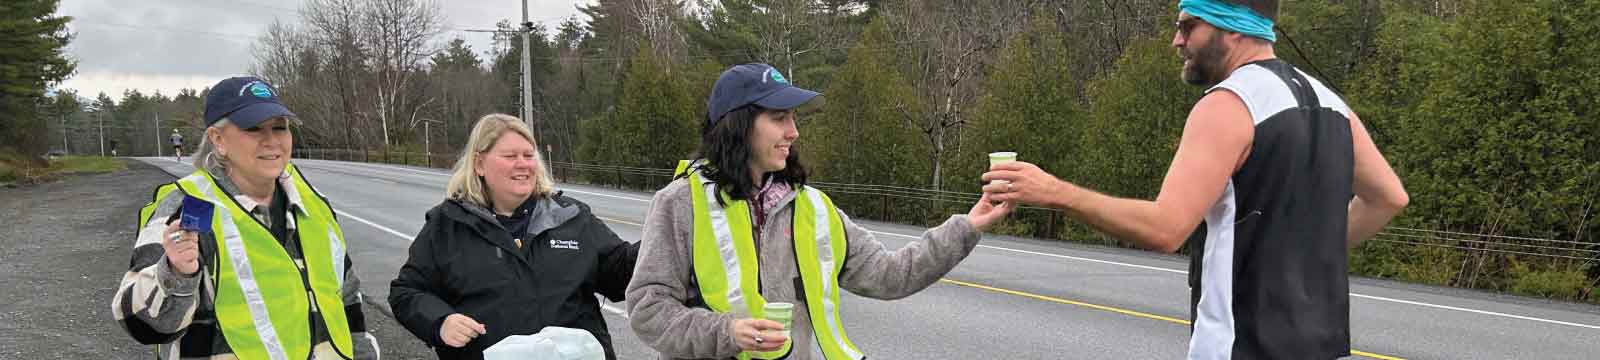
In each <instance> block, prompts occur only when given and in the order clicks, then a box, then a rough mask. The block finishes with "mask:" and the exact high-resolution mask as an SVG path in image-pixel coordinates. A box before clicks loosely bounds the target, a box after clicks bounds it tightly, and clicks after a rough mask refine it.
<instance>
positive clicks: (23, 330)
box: [0, 160, 433, 359]
mask: <svg viewBox="0 0 1600 360" xmlns="http://www.w3.org/2000/svg"><path fill="white" fill-rule="evenodd" d="M123 161H126V163H127V170H123V171H118V172H112V173H104V174H92V175H69V176H67V177H66V178H65V179H62V180H61V181H54V182H49V183H45V184H40V185H35V186H23V187H17V188H0V229H3V230H0V289H3V290H0V359H149V358H151V357H152V351H153V347H152V346H149V345H141V344H139V343H138V342H135V341H134V340H133V338H131V337H129V336H128V335H127V334H126V333H124V332H123V330H122V328H121V327H119V326H117V324H116V323H115V322H113V321H112V320H111V297H112V296H113V295H114V294H115V293H116V287H117V284H118V282H119V281H120V280H121V279H122V274H123V273H125V272H126V271H127V267H128V257H129V254H130V251H131V247H132V246H133V239H134V227H135V223H136V222H137V221H138V218H137V217H138V212H139V208H140V207H142V206H144V205H145V203H146V202H148V201H150V194H151V191H153V189H155V188H156V186H159V185H161V184H163V183H167V182H171V181H172V179H173V177H172V176H171V175H168V174H167V173H166V172H163V171H161V170H160V169H157V168H156V167H154V166H151V165H148V164H145V163H143V162H139V161H135V160H123ZM365 306H366V313H367V327H368V328H369V329H371V331H372V333H373V334H374V335H375V336H377V337H378V341H379V344H380V346H381V348H382V353H383V358H385V359H425V358H432V357H433V352H432V351H431V350H429V349H428V348H426V347H425V346H423V344H422V343H421V342H419V341H418V340H416V339H415V338H414V337H412V336H411V334H410V333H408V332H406V331H405V329H404V328H401V327H400V325H399V323H396V322H395V321H394V319H392V318H389V317H388V316H385V315H383V314H382V313H381V312H379V311H378V310H377V309H375V308H373V307H372V306H371V305H365Z"/></svg>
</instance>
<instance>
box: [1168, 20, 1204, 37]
mask: <svg viewBox="0 0 1600 360" xmlns="http://www.w3.org/2000/svg"><path fill="white" fill-rule="evenodd" d="M1200 21H1201V20H1200V18H1198V17H1190V18H1185V19H1183V20H1178V21H1177V22H1175V23H1173V24H1172V25H1173V27H1175V28H1177V29H1178V36H1182V37H1185V38H1187V37H1189V33H1190V32H1193V31H1194V27H1195V26H1198V25H1200Z"/></svg>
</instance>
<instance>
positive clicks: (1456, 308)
mask: <svg viewBox="0 0 1600 360" xmlns="http://www.w3.org/2000/svg"><path fill="white" fill-rule="evenodd" d="M352 164H362V163H352ZM363 165H366V164H363ZM371 166H376V165H371ZM387 168H391V169H399V170H405V171H411V172H419V173H424V174H433V175H440V176H448V175H445V174H440V173H433V172H427V171H419V170H412V169H407V168H402V167H387ZM565 191H571V192H575V193H579V194H589V195H597V196H605V197H612V198H618V199H625V200H634V201H641V202H650V200H649V199H639V198H633V197H627V196H616V195H607V194H599V193H591V192H586V191H577V190H565ZM340 213H344V212H340ZM351 217H352V218H355V217H354V216H351ZM356 220H359V221H361V222H365V223H367V224H368V225H373V226H379V225H377V224H373V223H371V222H367V221H366V220H362V219H360V218H356ZM605 220H610V221H616V222H621V223H626V224H630V225H635V226H643V225H640V224H636V223H633V222H628V221H622V220H617V219H610V218H605ZM379 227H380V228H381V229H384V230H388V231H389V232H390V233H393V234H396V235H399V232H395V231H394V230H390V229H388V228H383V227H381V226H379ZM869 232H871V233H875V234H881V235H890V236H898V237H904V238H910V239H921V238H920V237H917V236H911V235H905V234H897V233H892V232H883V231H876V230H869ZM978 247H982V248H988V249H995V250H1003V251H1010V252H1017V253H1023V254H1032V255H1039V256H1047V257H1054V258H1061V259H1070V260H1078V261H1087V262H1093V263H1100V264H1107V265H1117V266H1125V267H1131V268H1139V269H1145V270H1154V271H1161V272H1169V273H1174V274H1188V273H1189V272H1188V271H1183V270H1173V269H1167V268H1162V267H1155V266H1146V265H1138V264H1129V263H1121V262H1115V261H1106V260H1097V259H1089V258H1082V257H1076V256H1067V255H1061V254H1051V253H1044V252H1037V251H1028V250H1020V249H1012V248H1005V247H999V246H990V245H982V244H979V245H978ZM1350 296H1353V297H1358V298H1364V299H1371V300H1379V301H1388V302H1393V303H1400V304H1407V305H1416V306H1422V307H1430V308H1435V309H1442V310H1455V311H1462V312H1469V313H1474V314H1481V315H1490V316H1500V317H1507V318H1512V319H1521V320H1528V321H1537V322H1542V323H1549V324H1557V325H1567V326H1574V327H1581V328H1589V329H1596V330H1600V326H1595V325H1588V324H1579V323H1571V322H1566V321H1558V320H1550V319H1542V318H1536V317H1528V316H1521V315H1512V314H1506V313H1499V312H1493V311H1484V310H1477V309H1468V308H1461V307H1455V306H1448V305H1438V304H1430V303H1425V302H1418V301H1410V300H1400V299H1391V298H1386V297H1380V296H1372V295H1365V294H1357V293H1350ZM608 310H610V309H608ZM613 312H615V310H613ZM623 316H624V317H626V316H627V315H626V314H623Z"/></svg>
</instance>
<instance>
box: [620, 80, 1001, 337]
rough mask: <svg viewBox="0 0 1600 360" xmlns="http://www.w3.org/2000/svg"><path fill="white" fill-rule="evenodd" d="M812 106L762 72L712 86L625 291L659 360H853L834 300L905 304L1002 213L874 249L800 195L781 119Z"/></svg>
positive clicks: (798, 167)
mask: <svg viewBox="0 0 1600 360" xmlns="http://www.w3.org/2000/svg"><path fill="white" fill-rule="evenodd" d="M817 95H818V94H817V93H816V92H812V91H810V90H805V89H801V88H798V87H794V86H792V85H790V84H789V82H788V80H787V79H785V78H784V77H783V75H782V74H781V73H779V72H778V70H777V69H774V68H772V67H771V66H769V65H766V64H744V65H738V66H734V67H732V68H730V69H728V70H727V71H724V72H723V73H722V75H721V76H720V77H719V78H718V79H717V82H716V85H715V86H714V87H713V89H712V93H711V98H710V100H709V101H708V102H707V105H708V108H709V109H708V110H707V117H706V122H705V123H704V125H703V127H702V129H701V143H700V150H699V154H698V156H696V157H697V159H695V160H691V161H685V162H683V163H681V164H679V166H678V172H677V173H678V175H677V179H675V180H674V181H673V182H672V183H671V184H669V185H667V187H666V188H663V189H661V190H660V191H657V192H656V194H655V198H654V200H652V202H651V205H650V210H649V212H648V213H647V215H646V216H645V223H644V234H643V237H642V239H641V241H640V242H641V243H642V244H643V245H642V247H641V249H640V254H639V259H638V264H637V267H636V268H635V269H634V272H633V274H634V275H633V280H632V282H630V283H629V284H628V290H627V297H628V299H629V300H630V301H629V303H628V305H629V309H628V310H629V314H630V320H631V325H632V327H633V330H634V332H635V333H637V334H638V335H639V338H640V339H642V340H644V342H645V343H646V344H648V345H650V347H652V348H654V349H655V350H657V351H659V352H661V354H662V355H663V356H662V357H664V358H672V359H728V358H737V359H778V358H785V357H787V358H788V359H795V360H813V359H814V360H824V359H825V360H843V359H852V360H854V359H863V358H865V356H864V355H863V354H862V352H861V350H860V349H859V348H857V347H856V346H855V345H853V344H851V342H850V340H849V339H848V338H847V337H846V336H845V334H844V326H843V319H842V318H840V316H839V314H840V309H839V294H840V292H839V290H840V289H844V290H849V291H850V292H852V293H855V294H857V295H861V296H866V297H870V298H877V299H897V298H902V297H906V296H910V295H911V294H914V293H916V292H918V291H920V290H922V289H924V288H926V287H928V286H929V285H931V284H933V283H934V282H935V281H938V279H939V278H940V277H943V276H944V274H945V273H947V272H949V271H950V269H952V268H954V267H955V266H956V265H957V264H958V263H960V262H961V260H962V259H964V258H966V256H967V254H969V253H971V252H972V249H973V248H974V247H976V246H977V244H978V239H979V237H980V235H981V232H982V231H983V229H985V228H988V227H989V226H990V225H992V224H994V223H995V222H996V221H999V220H1000V219H1001V218H1003V217H1005V216H1006V214H1008V213H1010V211H1011V209H1012V205H1010V204H1000V205H993V204H992V203H990V202H989V200H988V198H987V197H985V198H983V199H980V200H979V201H978V203H977V204H975V205H973V207H972V210H971V211H970V212H968V213H967V214H966V215H954V216H951V217H950V219H949V220H947V221H945V223H944V224H943V225H940V226H938V227H935V228H932V229H929V230H928V231H927V232H925V233H923V234H922V239H921V240H920V241H916V242H912V243H911V244H909V245H907V246H905V247H902V248H900V249H899V250H895V251H890V250H887V249H885V248H884V246H883V244H882V243H880V242H878V241H877V240H876V239H874V238H873V236H872V234H871V233H870V232H868V231H867V230H866V229H864V228H862V227H860V226H858V225H856V224H855V223H854V222H852V221H850V218H849V217H847V216H845V214H844V212H842V211H840V210H838V209H837V208H835V207H834V205H833V202H832V200H830V199H829V198H828V195H827V194H824V193H823V192H822V191H819V190H817V189H815V188H812V187H809V186H806V175H807V174H806V170H805V167H804V166H803V165H802V164H801V163H800V158H799V155H798V154H797V153H796V152H794V150H793V148H792V146H793V145H794V143H795V141H796V140H797V139H798V138H799V136H800V133H799V130H797V128H796V126H795V122H796V115H795V111H794V109H795V108H797V107H799V106H801V105H803V104H805V103H807V102H809V101H810V100H811V99H812V98H814V97H816V96H817ZM768 304H776V306H768ZM791 305H792V312H785V311H784V309H785V307H787V306H791ZM784 314H789V315H788V316H789V317H790V318H789V319H784V317H785V315H784ZM774 320H778V321H774ZM783 320H788V321H789V323H790V325H789V326H788V327H787V328H784V325H783V323H781V322H780V321H783Z"/></svg>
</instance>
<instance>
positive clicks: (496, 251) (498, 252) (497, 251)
mask: <svg viewBox="0 0 1600 360" xmlns="http://www.w3.org/2000/svg"><path fill="white" fill-rule="evenodd" d="M503 252H505V251H504V250H500V248H494V258H496V259H504V258H505V256H503V255H501V253H503Z"/></svg>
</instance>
